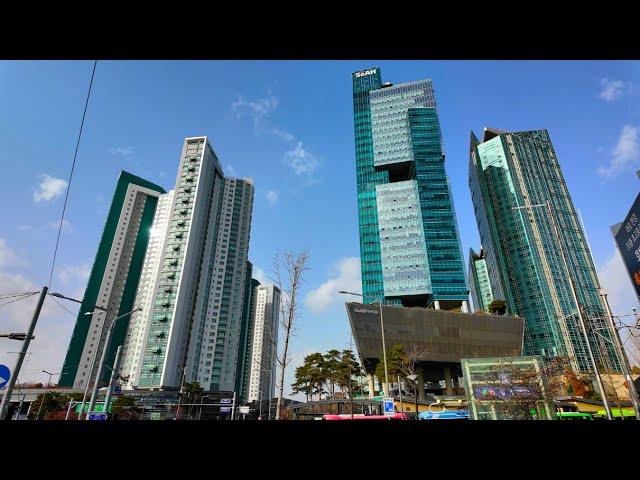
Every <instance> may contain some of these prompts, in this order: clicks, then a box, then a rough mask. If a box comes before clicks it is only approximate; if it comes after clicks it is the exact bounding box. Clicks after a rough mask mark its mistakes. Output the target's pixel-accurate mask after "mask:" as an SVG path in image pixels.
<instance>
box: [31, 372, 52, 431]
mask: <svg viewBox="0 0 640 480" xmlns="http://www.w3.org/2000/svg"><path fill="white" fill-rule="evenodd" d="M42 373H46V374H47V375H49V380H47V388H46V390H45V392H44V395H42V400H40V408H38V415H37V416H36V420H40V412H42V404H44V399H45V398H47V393H49V385H50V384H51V377H53V376H54V375H57V374H56V373H51V372H47V371H46V370H42Z"/></svg>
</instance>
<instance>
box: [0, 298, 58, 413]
mask: <svg viewBox="0 0 640 480" xmlns="http://www.w3.org/2000/svg"><path fill="white" fill-rule="evenodd" d="M48 290H49V288H48V287H42V292H41V293H40V298H39V299H38V304H37V305H36V311H35V312H34V313H33V318H32V319H31V324H30V325H29V330H28V331H27V337H26V338H25V339H24V340H23V341H22V349H21V350H20V353H19V354H18V360H17V361H16V366H15V367H14V369H13V374H12V375H11V378H10V379H9V383H8V385H7V389H6V391H5V393H4V396H3V397H2V403H1V404H0V420H4V419H5V418H6V416H7V412H8V411H9V402H10V401H11V394H12V393H13V387H14V386H15V384H16V381H17V380H18V376H19V375H20V369H21V368H22V362H23V361H24V357H25V356H26V354H27V350H28V349H29V344H30V343H31V337H32V336H33V331H34V330H35V329H36V324H37V323H38V317H39V316H40V311H41V310H42V305H43V304H44V299H45V298H46V296H47V291H48Z"/></svg>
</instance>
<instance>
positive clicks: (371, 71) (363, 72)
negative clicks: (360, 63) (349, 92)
mask: <svg viewBox="0 0 640 480" xmlns="http://www.w3.org/2000/svg"><path fill="white" fill-rule="evenodd" d="M377 71H378V69H377V68H370V69H368V70H360V71H359V72H356V78H360V77H366V76H368V75H375V73H376V72H377Z"/></svg>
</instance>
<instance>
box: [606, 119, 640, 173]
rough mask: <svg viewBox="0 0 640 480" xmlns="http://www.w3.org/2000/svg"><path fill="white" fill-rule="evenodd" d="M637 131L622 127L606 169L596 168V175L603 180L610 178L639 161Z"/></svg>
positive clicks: (639, 146)
mask: <svg viewBox="0 0 640 480" xmlns="http://www.w3.org/2000/svg"><path fill="white" fill-rule="evenodd" d="M638 133H639V129H638V127H634V126H632V125H625V126H624V127H622V132H620V137H619V138H618V144H617V145H616V147H615V148H614V149H613V158H612V159H611V161H610V162H609V165H608V166H606V167H600V168H598V174H599V175H600V176H602V177H605V178H611V177H613V176H615V175H616V174H618V173H621V172H623V171H624V170H625V169H627V168H628V167H629V166H631V165H633V164H634V163H638V161H639V160H640V143H639V142H640V139H639V138H638Z"/></svg>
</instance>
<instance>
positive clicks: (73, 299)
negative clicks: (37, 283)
mask: <svg viewBox="0 0 640 480" xmlns="http://www.w3.org/2000/svg"><path fill="white" fill-rule="evenodd" d="M48 295H50V296H52V297H56V298H62V299H64V300H69V301H71V302H75V303H80V304H82V303H83V302H82V301H81V300H78V299H76V298H71V297H67V296H65V295H62V294H61V293H57V292H53V293H49V294H48ZM85 308H87V309H88V310H92V311H90V312H85V315H94V314H96V313H102V312H105V313H106V312H107V311H108V310H107V309H106V308H104V307H99V306H97V305H89V306H86V307H85ZM94 309H96V310H100V312H96V311H95V310H94ZM103 332H104V324H103V325H102V329H101V330H100V337H102V334H103ZM97 357H98V350H97V349H96V353H95V354H94V356H93V360H92V361H91V370H89V372H93V368H94V367H95V364H96V359H97ZM89 375H91V373H89ZM88 393H89V379H87V384H86V385H85V387H84V395H83V397H82V406H81V407H80V413H78V420H82V413H83V412H84V405H85V403H86V400H87V394H88ZM87 417H88V414H87ZM65 420H66V419H65Z"/></svg>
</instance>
